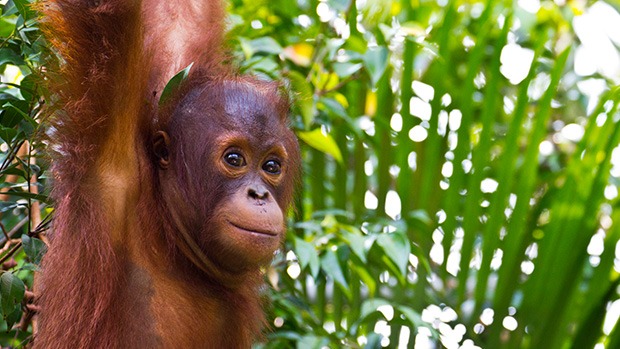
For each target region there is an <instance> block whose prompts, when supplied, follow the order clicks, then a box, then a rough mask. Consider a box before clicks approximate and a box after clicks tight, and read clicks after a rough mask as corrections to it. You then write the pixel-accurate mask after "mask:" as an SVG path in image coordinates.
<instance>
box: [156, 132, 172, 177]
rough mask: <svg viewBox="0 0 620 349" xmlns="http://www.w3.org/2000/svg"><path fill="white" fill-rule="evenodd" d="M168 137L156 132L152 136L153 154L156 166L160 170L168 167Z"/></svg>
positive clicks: (166, 134)
mask: <svg viewBox="0 0 620 349" xmlns="http://www.w3.org/2000/svg"><path fill="white" fill-rule="evenodd" d="M169 146H170V136H168V133H166V132H165V131H157V132H156V133H155V135H154V136H153V154H155V158H156V159H157V165H158V166H159V168H161V169H162V170H166V169H168V166H170V152H169V150H168V147H169Z"/></svg>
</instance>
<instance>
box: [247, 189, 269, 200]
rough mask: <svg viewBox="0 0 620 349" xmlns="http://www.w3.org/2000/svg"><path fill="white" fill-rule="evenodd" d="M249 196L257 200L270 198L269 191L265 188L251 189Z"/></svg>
mask: <svg viewBox="0 0 620 349" xmlns="http://www.w3.org/2000/svg"><path fill="white" fill-rule="evenodd" d="M248 196H249V197H250V198H252V199H255V200H265V199H266V198H268V197H269V191H268V190H266V189H264V188H258V189H255V188H249V189H248Z"/></svg>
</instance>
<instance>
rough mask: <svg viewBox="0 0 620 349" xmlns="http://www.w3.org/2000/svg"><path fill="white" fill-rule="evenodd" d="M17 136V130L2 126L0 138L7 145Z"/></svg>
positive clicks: (0, 127)
mask: <svg viewBox="0 0 620 349" xmlns="http://www.w3.org/2000/svg"><path fill="white" fill-rule="evenodd" d="M15 136H17V130H16V129H14V128H10V127H4V126H0V138H2V140H3V141H5V142H6V143H7V144H11V141H12V140H13V138H15Z"/></svg>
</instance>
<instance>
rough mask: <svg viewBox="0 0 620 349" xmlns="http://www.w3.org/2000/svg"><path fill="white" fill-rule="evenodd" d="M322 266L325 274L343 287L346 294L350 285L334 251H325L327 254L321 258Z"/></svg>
mask: <svg viewBox="0 0 620 349" xmlns="http://www.w3.org/2000/svg"><path fill="white" fill-rule="evenodd" d="M321 266H322V268H323V271H324V272H325V274H327V275H329V276H330V277H331V278H332V279H334V281H335V282H336V283H337V284H339V285H340V286H342V288H343V291H344V292H348V291H349V284H348V283H347V280H346V279H345V277H344V273H343V272H342V268H341V267H340V263H339V262H338V257H337V256H336V253H335V252H334V251H332V250H327V251H325V254H324V255H323V257H322V258H321Z"/></svg>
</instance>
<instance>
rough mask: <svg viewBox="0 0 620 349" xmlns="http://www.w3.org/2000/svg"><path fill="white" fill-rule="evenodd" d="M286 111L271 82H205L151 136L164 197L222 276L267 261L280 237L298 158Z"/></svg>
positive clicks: (254, 266)
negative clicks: (175, 200)
mask: <svg viewBox="0 0 620 349" xmlns="http://www.w3.org/2000/svg"><path fill="white" fill-rule="evenodd" d="M287 108H288V106H287V104H286V102H285V101H284V100H283V99H282V98H281V97H280V95H279V93H278V91H277V89H276V88H275V87H274V86H272V85H271V84H268V83H260V82H258V83H257V82H256V81H253V82H252V83H251V84H250V83H247V82H246V81H241V80H239V81H223V82H210V83H207V84H204V85H200V86H199V87H197V88H194V89H193V90H192V91H190V92H189V93H188V94H187V95H186V97H185V98H183V99H182V100H181V102H180V103H179V105H178V107H176V108H175V110H174V112H173V114H172V118H171V120H170V123H169V127H168V132H159V133H158V134H157V135H156V138H155V142H154V144H155V153H156V154H158V161H159V167H160V182H161V186H162V190H163V192H164V194H165V195H172V196H173V195H174V194H166V193H167V192H175V193H178V196H179V197H180V198H181V201H182V203H179V206H180V207H183V206H184V207H183V208H182V209H180V211H179V215H180V219H181V221H182V224H183V225H184V226H185V228H186V229H188V230H189V231H190V232H191V233H192V234H195V235H194V239H195V240H196V241H197V242H198V243H199V245H200V247H201V249H202V251H203V252H204V253H205V255H206V256H207V258H209V259H210V261H211V262H213V263H215V264H216V265H218V266H219V267H220V268H222V269H225V270H227V271H228V272H232V273H238V272H243V271H245V270H248V269H255V268H256V267H257V266H260V265H263V264H265V263H267V262H268V261H270V260H271V258H272V256H273V253H274V252H275V251H276V250H277V249H278V247H279V246H280V243H281V241H282V239H283V238H284V233H285V222H284V221H285V219H284V217H285V214H286V209H287V208H288V207H289V204H290V201H291V195H292V188H293V184H294V183H293V182H294V180H295V177H296V169H297V167H298V158H299V149H298V144H297V141H296V139H295V137H294V135H293V133H292V132H291V131H290V130H289V129H288V128H287V125H286V112H287ZM181 125H182V126H181Z"/></svg>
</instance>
